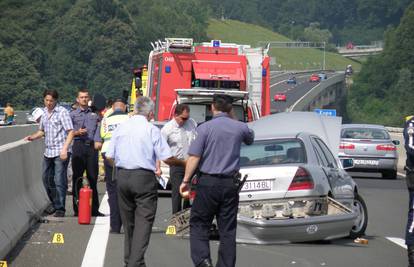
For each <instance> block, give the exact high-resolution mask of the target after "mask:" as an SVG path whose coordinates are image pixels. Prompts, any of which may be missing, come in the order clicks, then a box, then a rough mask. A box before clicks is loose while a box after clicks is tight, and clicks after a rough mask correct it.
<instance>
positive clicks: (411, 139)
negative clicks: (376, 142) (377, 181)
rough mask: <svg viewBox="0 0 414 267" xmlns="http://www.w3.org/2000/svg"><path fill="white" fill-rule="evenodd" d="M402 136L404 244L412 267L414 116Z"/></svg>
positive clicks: (413, 237)
mask: <svg viewBox="0 0 414 267" xmlns="http://www.w3.org/2000/svg"><path fill="white" fill-rule="evenodd" d="M403 135H404V146H405V151H406V154H407V160H406V162H405V168H404V169H405V171H406V182H407V188H408V194H409V199H410V204H409V207H408V220H407V228H406V231H405V243H406V245H407V253H408V263H409V267H414V116H408V117H406V122H405V127H404V131H403Z"/></svg>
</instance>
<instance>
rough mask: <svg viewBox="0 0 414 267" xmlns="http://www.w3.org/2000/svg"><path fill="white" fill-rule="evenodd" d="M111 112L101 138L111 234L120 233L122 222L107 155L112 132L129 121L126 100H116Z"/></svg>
mask: <svg viewBox="0 0 414 267" xmlns="http://www.w3.org/2000/svg"><path fill="white" fill-rule="evenodd" d="M111 110H112V111H111V112H112V113H110V115H108V116H107V117H105V116H104V117H103V119H102V122H101V138H102V141H103V145H102V149H101V153H102V158H103V159H104V167H105V182H106V191H107V192H108V203H109V213H110V230H109V231H110V232H111V233H120V231H121V226H122V221H121V215H120V214H119V207H118V199H117V193H116V180H115V179H112V172H113V167H112V166H111V165H110V164H109V162H108V160H107V159H106V157H105V154H106V151H107V150H108V145H109V142H110V140H111V137H112V132H113V131H114V130H115V129H116V127H117V126H118V125H119V124H120V123H121V122H123V121H125V120H127V119H128V114H127V113H126V100H125V99H124V98H116V99H115V100H114V101H113V103H112V106H111Z"/></svg>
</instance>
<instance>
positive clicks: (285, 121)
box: [249, 112, 342, 155]
mask: <svg viewBox="0 0 414 267" xmlns="http://www.w3.org/2000/svg"><path fill="white" fill-rule="evenodd" d="M341 122H342V118H341V117H330V116H323V115H319V114H316V113H314V112H281V113H276V114H272V115H268V116H265V117H262V118H260V119H258V120H256V121H253V122H250V123H249V127H250V128H251V129H253V130H254V131H255V139H256V140H264V139H272V138H283V137H287V138H289V137H290V138H291V137H296V136H297V135H298V134H299V133H304V132H305V134H306V133H309V134H312V135H317V136H319V137H320V138H321V139H322V140H324V142H325V143H326V144H327V145H328V146H329V148H330V149H331V151H332V152H333V153H334V155H336V154H338V152H339V141H340V130H341Z"/></svg>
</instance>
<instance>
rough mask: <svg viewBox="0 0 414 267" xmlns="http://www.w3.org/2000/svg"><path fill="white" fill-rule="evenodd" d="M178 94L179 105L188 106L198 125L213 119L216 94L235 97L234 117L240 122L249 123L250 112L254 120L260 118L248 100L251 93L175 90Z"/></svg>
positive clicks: (201, 89)
mask: <svg viewBox="0 0 414 267" xmlns="http://www.w3.org/2000/svg"><path fill="white" fill-rule="evenodd" d="M175 91H176V93H177V103H179V104H187V105H189V107H190V110H191V118H193V119H194V120H195V121H196V122H197V123H203V122H205V121H208V120H210V119H211V118H212V117H213V114H212V112H211V104H212V102H213V96H214V95H215V94H226V95H230V96H231V97H233V111H234V115H235V116H236V117H237V118H238V119H239V120H240V121H244V122H247V121H248V112H249V111H250V114H251V116H252V120H257V119H258V118H259V117H260V114H259V112H258V109H257V107H256V106H253V105H251V102H249V100H248V95H249V93H248V92H246V91H239V90H217V89H214V90H213V89H207V88H193V89H175Z"/></svg>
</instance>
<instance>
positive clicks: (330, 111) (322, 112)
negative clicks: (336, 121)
mask: <svg viewBox="0 0 414 267" xmlns="http://www.w3.org/2000/svg"><path fill="white" fill-rule="evenodd" d="M314 111H315V112H316V113H318V114H320V115H325V116H331V117H335V116H336V109H319V108H316V109H315V110H314Z"/></svg>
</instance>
